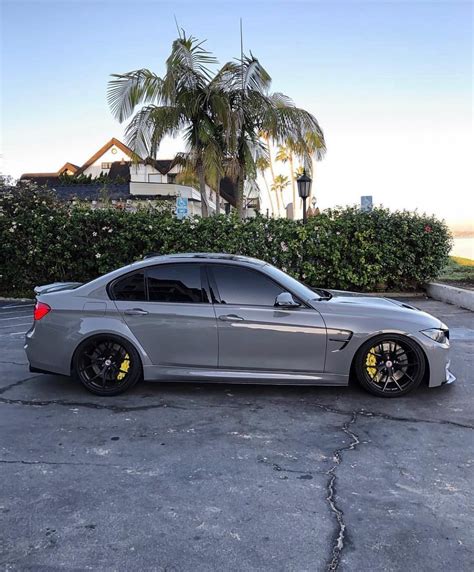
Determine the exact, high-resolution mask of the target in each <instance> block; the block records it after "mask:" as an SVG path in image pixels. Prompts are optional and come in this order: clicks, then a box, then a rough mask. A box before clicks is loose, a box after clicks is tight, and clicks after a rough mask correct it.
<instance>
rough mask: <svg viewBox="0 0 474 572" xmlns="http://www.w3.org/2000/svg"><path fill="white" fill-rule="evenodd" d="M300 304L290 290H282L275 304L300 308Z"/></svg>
mask: <svg viewBox="0 0 474 572" xmlns="http://www.w3.org/2000/svg"><path fill="white" fill-rule="evenodd" d="M300 305H301V304H300V303H299V302H297V301H296V300H295V299H294V298H293V296H292V295H291V294H290V293H289V292H282V293H281V294H278V296H277V297H276V299H275V306H277V307H279V308H298V307H299V306H300Z"/></svg>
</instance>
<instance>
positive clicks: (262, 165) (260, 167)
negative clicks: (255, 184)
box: [255, 157, 280, 216]
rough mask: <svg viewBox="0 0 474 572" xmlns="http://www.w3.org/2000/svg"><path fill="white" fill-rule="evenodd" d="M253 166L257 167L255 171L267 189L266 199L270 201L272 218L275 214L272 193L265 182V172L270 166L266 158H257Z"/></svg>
mask: <svg viewBox="0 0 474 572" xmlns="http://www.w3.org/2000/svg"><path fill="white" fill-rule="evenodd" d="M255 166H256V167H257V171H258V172H259V173H260V174H261V175H262V178H263V182H264V183H265V188H266V189H267V194H268V199H269V200H270V211H271V213H272V216H273V213H275V206H274V204H273V197H272V191H271V189H270V187H269V185H268V181H267V178H266V176H265V171H266V170H267V169H268V167H269V166H270V162H269V160H268V159H267V158H266V157H259V158H258V159H257V160H256V161H255ZM276 214H277V215H279V214H280V213H279V212H277V213H276Z"/></svg>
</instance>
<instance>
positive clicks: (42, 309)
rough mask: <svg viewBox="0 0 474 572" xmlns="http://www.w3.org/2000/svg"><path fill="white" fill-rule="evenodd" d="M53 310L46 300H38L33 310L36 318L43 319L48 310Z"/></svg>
mask: <svg viewBox="0 0 474 572" xmlns="http://www.w3.org/2000/svg"><path fill="white" fill-rule="evenodd" d="M50 311H51V307H50V306H48V304H45V303H44V302H36V304H35V309H34V311H33V318H34V319H35V320H41V318H44V317H45V316H46V314H47V313H48V312H50Z"/></svg>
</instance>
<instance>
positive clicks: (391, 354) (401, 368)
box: [354, 334, 426, 397]
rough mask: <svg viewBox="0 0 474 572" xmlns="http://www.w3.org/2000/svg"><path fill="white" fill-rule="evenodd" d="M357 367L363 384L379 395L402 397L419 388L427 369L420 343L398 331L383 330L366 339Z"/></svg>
mask: <svg viewBox="0 0 474 572" xmlns="http://www.w3.org/2000/svg"><path fill="white" fill-rule="evenodd" d="M354 369H355V373H356V377H357V380H358V381H359V383H360V384H361V386H362V387H363V388H364V389H366V390H367V391H369V392H370V393H372V394H374V395H378V396H379V397H400V396H402V395H406V394H407V393H408V392H410V391H413V389H415V388H417V387H418V386H419V385H420V383H421V382H422V380H423V377H424V375H425V370H426V362H425V355H424V353H423V351H422V349H421V348H420V346H419V345H418V344H417V343H416V342H414V341H413V340H411V339H410V338H407V337H406V336H401V335H399V334H383V335H380V336H376V337H374V338H372V339H371V340H368V341H367V342H365V343H364V344H363V345H362V346H361V348H360V349H359V351H358V352H357V354H356V357H355V362H354Z"/></svg>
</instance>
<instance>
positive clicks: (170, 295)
mask: <svg viewBox="0 0 474 572" xmlns="http://www.w3.org/2000/svg"><path fill="white" fill-rule="evenodd" d="M147 280H148V296H149V300H150V302H192V303H199V302H207V296H206V294H205V292H203V289H202V285H201V267H200V266H199V265H198V264H174V265H172V264H163V265H160V266H155V267H153V268H150V269H148V271H147Z"/></svg>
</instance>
